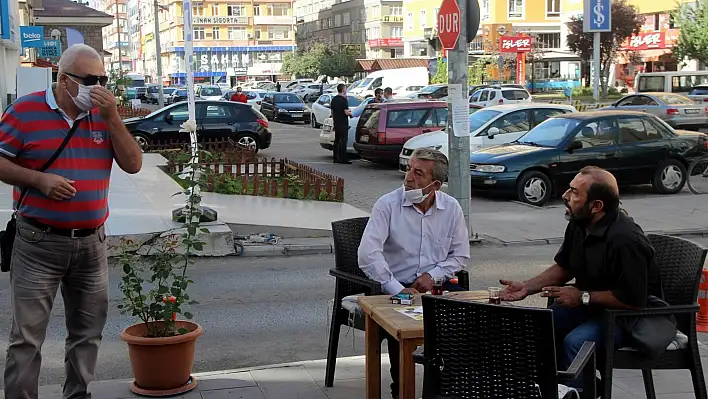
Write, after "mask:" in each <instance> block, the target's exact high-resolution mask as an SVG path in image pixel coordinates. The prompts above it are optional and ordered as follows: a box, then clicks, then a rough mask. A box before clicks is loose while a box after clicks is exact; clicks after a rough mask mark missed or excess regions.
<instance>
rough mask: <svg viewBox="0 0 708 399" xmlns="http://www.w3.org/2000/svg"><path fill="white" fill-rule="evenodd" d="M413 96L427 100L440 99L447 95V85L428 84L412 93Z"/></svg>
mask: <svg viewBox="0 0 708 399" xmlns="http://www.w3.org/2000/svg"><path fill="white" fill-rule="evenodd" d="M410 96H411V98H416V99H421V100H422V99H425V100H438V99H441V98H443V97H447V85H446V84H438V85H428V86H425V87H423V88H422V89H420V90H419V91H418V92H416V93H413V94H411V95H410Z"/></svg>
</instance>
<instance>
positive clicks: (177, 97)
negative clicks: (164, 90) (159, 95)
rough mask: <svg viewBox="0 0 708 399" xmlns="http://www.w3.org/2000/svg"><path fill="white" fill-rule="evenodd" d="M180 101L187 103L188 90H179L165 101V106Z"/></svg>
mask: <svg viewBox="0 0 708 399" xmlns="http://www.w3.org/2000/svg"><path fill="white" fill-rule="evenodd" d="M180 101H187V89H177V90H175V91H173V92H172V94H171V95H170V96H169V97H167V98H166V99H165V105H169V104H175V103H178V102H180Z"/></svg>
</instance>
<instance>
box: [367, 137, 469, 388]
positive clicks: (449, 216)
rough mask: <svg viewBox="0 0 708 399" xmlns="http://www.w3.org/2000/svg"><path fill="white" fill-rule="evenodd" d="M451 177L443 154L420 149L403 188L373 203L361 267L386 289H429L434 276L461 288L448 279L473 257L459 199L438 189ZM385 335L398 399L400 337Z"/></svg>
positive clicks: (392, 291) (413, 291) (453, 288)
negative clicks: (398, 339) (398, 338)
mask: <svg viewBox="0 0 708 399" xmlns="http://www.w3.org/2000/svg"><path fill="white" fill-rule="evenodd" d="M447 177H448V161H447V157H445V154H443V153H441V152H440V151H437V150H433V149H429V148H420V149H417V150H415V152H413V156H412V157H411V163H410V167H409V169H408V171H407V172H406V177H405V180H404V182H403V187H399V188H398V189H396V190H394V191H392V192H390V193H388V194H386V195H384V196H383V197H381V198H379V199H378V201H376V203H375V204H374V208H373V209H372V211H371V217H370V218H369V222H368V223H367V224H366V229H364V234H363V236H362V238H361V244H359V250H358V258H359V267H360V268H361V270H362V271H363V272H364V273H365V274H366V275H367V276H368V277H369V278H370V279H372V280H374V281H377V282H379V283H381V288H383V290H384V291H386V293H387V294H389V295H396V294H398V293H406V294H417V293H419V292H428V291H430V290H431V289H432V288H433V279H441V280H443V281H445V282H444V283H443V290H447V291H461V290H462V288H461V287H460V286H459V285H457V284H452V283H450V282H448V281H447V280H448V279H450V278H451V277H452V276H454V275H455V273H457V272H458V271H460V269H462V267H463V266H464V265H465V262H466V261H467V260H468V259H469V258H470V241H469V232H468V230H467V224H466V223H465V217H464V215H463V213H462V208H461V207H460V204H459V203H458V202H457V200H456V199H455V198H453V197H451V196H449V195H447V194H445V193H443V192H442V191H440V187H441V186H442V184H443V182H444V181H446V180H447ZM381 339H382V340H383V339H386V340H387V341H388V354H389V359H390V361H391V379H392V380H393V383H392V384H391V395H392V396H393V398H397V397H398V382H399V375H398V373H399V367H398V366H399V345H398V341H397V340H396V339H395V338H393V337H391V336H390V335H388V334H387V333H385V332H384V333H383V334H381ZM400 355H403V356H411V354H410V353H407V354H400Z"/></svg>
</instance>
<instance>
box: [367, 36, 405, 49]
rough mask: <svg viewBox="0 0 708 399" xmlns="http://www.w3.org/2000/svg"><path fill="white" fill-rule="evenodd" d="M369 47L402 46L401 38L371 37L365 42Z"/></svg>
mask: <svg viewBox="0 0 708 399" xmlns="http://www.w3.org/2000/svg"><path fill="white" fill-rule="evenodd" d="M367 43H368V44H369V47H371V48H374V47H403V39H401V38H400V37H392V38H388V39H372V40H369V41H368V42H367Z"/></svg>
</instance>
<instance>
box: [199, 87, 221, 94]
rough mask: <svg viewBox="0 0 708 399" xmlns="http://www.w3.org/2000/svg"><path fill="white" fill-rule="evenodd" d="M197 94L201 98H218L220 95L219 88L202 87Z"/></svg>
mask: <svg viewBox="0 0 708 399" xmlns="http://www.w3.org/2000/svg"><path fill="white" fill-rule="evenodd" d="M199 94H200V95H202V96H220V95H221V88H220V87H202V91H201V93H199Z"/></svg>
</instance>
